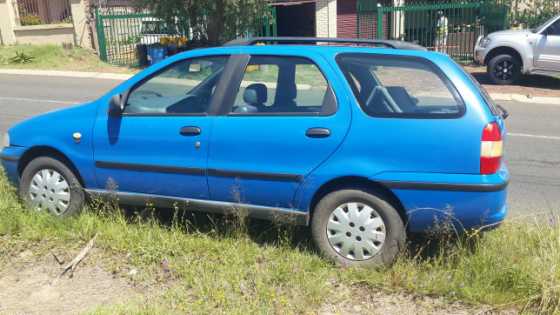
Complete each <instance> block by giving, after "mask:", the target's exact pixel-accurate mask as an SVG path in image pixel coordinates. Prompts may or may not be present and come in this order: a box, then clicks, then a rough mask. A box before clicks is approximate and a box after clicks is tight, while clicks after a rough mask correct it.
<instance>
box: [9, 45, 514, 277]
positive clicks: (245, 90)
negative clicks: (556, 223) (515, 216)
mask: <svg viewBox="0 0 560 315" xmlns="http://www.w3.org/2000/svg"><path fill="white" fill-rule="evenodd" d="M317 42H325V43H323V44H316V43H317ZM343 42H344V43H346V42H348V43H350V44H352V45H346V44H344V43H343ZM256 43H268V44H269V45H256ZM505 117H506V115H505V111H504V110H503V109H502V108H501V107H499V106H496V105H494V104H493V103H492V101H491V100H490V99H489V97H488V95H487V94H486V93H485V92H484V90H482V88H481V87H480V86H479V85H478V84H477V83H476V82H475V81H474V80H473V79H472V78H471V77H470V76H469V75H468V74H466V73H465V72H464V70H463V69H462V68H461V67H460V66H458V65H457V64H456V63H455V62H453V61H452V60H451V59H450V58H449V57H447V56H445V55H442V54H439V53H433V52H428V51H426V50H425V49H422V48H421V47H419V46H415V45H413V44H407V43H403V42H395V41H364V40H361V41H359V40H342V39H297V38H291V39H290V38H260V39H251V40H245V41H236V42H231V43H229V44H227V45H225V46H223V47H217V48H209V49H199V50H193V51H189V52H185V53H181V54H178V55H175V56H173V57H170V58H168V59H166V60H164V61H162V62H160V63H158V64H156V65H154V66H152V67H150V68H147V69H146V70H144V71H142V72H141V73H139V74H137V75H135V76H134V77H132V78H131V79H129V80H128V81H126V82H124V83H122V84H120V85H119V86H118V87H116V88H115V89H114V90H112V91H110V92H109V93H107V94H106V95H105V96H103V97H101V98H100V99H98V100H96V101H93V102H91V103H87V104H82V105H79V106H75V107H71V108H67V109H64V110H60V111H56V112H51V113H48V114H44V115H41V116H38V117H35V118H32V119H30V120H27V121H25V122H22V123H20V124H18V125H16V126H14V127H12V128H11V129H10V130H9V133H8V135H6V137H5V140H4V145H3V150H2V153H1V160H2V165H3V167H4V168H5V170H6V174H7V176H8V178H9V179H10V181H11V182H12V183H13V184H14V185H16V186H17V187H19V193H20V196H21V198H22V199H23V200H25V202H27V204H28V205H30V207H32V208H33V209H36V210H37V211H48V212H50V213H52V214H53V215H56V216H67V215H71V214H74V213H77V212H79V211H80V210H81V209H82V207H83V205H84V202H85V201H86V200H88V198H91V197H104V196H116V197H118V200H119V201H120V202H121V203H122V204H126V205H145V204H146V203H147V202H150V203H152V204H155V205H156V206H159V207H171V206H175V207H181V208H185V209H188V210H200V211H209V212H220V213H229V214H231V213H234V214H235V213H241V212H243V213H246V214H247V215H249V216H251V217H256V218H261V219H269V220H278V221H288V222H293V223H295V224H302V225H309V226H310V227H311V232H312V236H313V239H314V241H315V243H316V245H317V247H318V248H319V250H320V251H321V253H322V254H324V256H326V257H328V258H330V259H332V260H334V261H335V262H338V263H340V264H344V265H359V266H374V265H381V264H390V263H391V262H392V261H394V259H395V257H396V255H397V254H398V252H399V250H400V249H401V248H402V247H403V246H404V244H405V241H406V237H407V235H412V234H413V233H416V232H425V231H428V230H431V229H434V228H436V227H438V226H441V225H442V223H445V222H449V223H451V224H453V225H454V226H456V227H460V228H464V229H472V228H479V227H487V226H495V225H498V224H499V223H500V222H501V221H502V220H503V219H504V217H505V216H506V212H507V206H506V191H507V190H506V187H507V185H508V181H509V174H508V171H507V169H506V166H505V165H504V163H503V162H502V158H503V149H502V147H503V140H504V136H505V125H504V119H505Z"/></svg>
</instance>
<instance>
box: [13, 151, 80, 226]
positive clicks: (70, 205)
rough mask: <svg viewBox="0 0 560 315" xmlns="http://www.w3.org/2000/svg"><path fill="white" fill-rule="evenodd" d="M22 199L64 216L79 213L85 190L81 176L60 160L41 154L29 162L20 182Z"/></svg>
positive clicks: (33, 207)
mask: <svg viewBox="0 0 560 315" xmlns="http://www.w3.org/2000/svg"><path fill="white" fill-rule="evenodd" d="M19 194H20V197H21V199H22V200H24V201H25V203H26V204H27V205H28V206H29V207H30V208H31V209H33V210H37V211H48V212H50V213H51V214H52V215H55V216H58V217H65V216H69V215H72V214H75V213H78V212H79V211H80V210H81V209H82V207H83V205H84V200H85V193H84V190H83V188H82V185H81V184H80V181H79V180H78V178H77V177H76V176H75V175H74V173H72V171H71V170H70V169H69V168H68V167H67V166H66V165H65V164H64V163H62V162H60V161H59V160H56V159H53V158H50V157H39V158H36V159H34V160H32V161H31V162H29V164H27V166H26V167H25V169H24V170H23V172H22V175H21V180H20V184H19Z"/></svg>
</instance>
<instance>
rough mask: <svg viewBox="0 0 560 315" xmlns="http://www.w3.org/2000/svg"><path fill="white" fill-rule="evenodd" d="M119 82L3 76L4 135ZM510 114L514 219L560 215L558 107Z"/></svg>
mask: <svg viewBox="0 0 560 315" xmlns="http://www.w3.org/2000/svg"><path fill="white" fill-rule="evenodd" d="M118 83H119V81H113V80H106V79H83V78H63V77H40V76H21V75H0V132H4V131H6V130H7V129H8V127H9V126H10V125H12V124H14V123H15V122H17V121H20V120H22V119H24V118H27V117H30V116H33V115H37V114H40V113H43V112H46V111H49V110H53V109H56V108H61V107H65V106H69V105H71V104H75V103H79V102H84V101H88V100H94V99H95V98H97V97H99V96H101V95H103V94H104V93H106V92H107V91H108V90H109V89H111V88H112V87H114V86H116V85H117V84H118ZM500 104H501V105H503V106H504V107H505V108H506V109H507V110H508V111H509V112H510V114H511V116H510V117H509V118H508V120H507V128H508V133H509V137H508V139H507V142H506V154H507V155H506V160H507V163H508V166H509V169H510V171H511V174H512V181H511V185H510V190H509V192H510V195H509V205H510V210H511V214H512V215H513V216H520V215H521V216H526V217H527V218H531V217H532V215H537V216H541V217H542V216H544V215H546V214H549V213H553V212H554V213H556V214H560V104H558V105H537V104H523V103H516V102H500Z"/></svg>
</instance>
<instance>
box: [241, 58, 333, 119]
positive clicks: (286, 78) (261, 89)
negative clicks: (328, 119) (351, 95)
mask: <svg viewBox="0 0 560 315" xmlns="http://www.w3.org/2000/svg"><path fill="white" fill-rule="evenodd" d="M335 110H336V101H335V99H334V95H333V93H332V91H331V89H330V87H329V84H328V82H327V80H326V79H325V77H324V76H323V74H322V73H321V71H320V70H319V68H318V67H317V65H315V64H314V63H313V62H311V61H310V60H308V59H305V58H298V57H276V56H254V57H252V58H251V61H250V62H249V64H248V65H247V67H246V69H245V73H244V75H243V79H242V81H241V84H240V86H239V90H238V93H237V96H236V98H235V103H234V105H233V107H232V110H231V113H232V114H295V115H298V114H301V115H306V114H310V115H323V114H331V113H333V112H334V111H335Z"/></svg>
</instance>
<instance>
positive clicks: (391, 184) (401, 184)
mask: <svg viewBox="0 0 560 315" xmlns="http://www.w3.org/2000/svg"><path fill="white" fill-rule="evenodd" d="M380 183H381V184H382V185H384V186H385V187H387V188H391V189H412V190H414V189H416V190H446V191H466V192H494V191H500V190H504V189H505V188H506V187H507V186H508V184H509V182H508V181H505V182H503V183H499V184H449V183H426V182H405V181H381V182H380Z"/></svg>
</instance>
